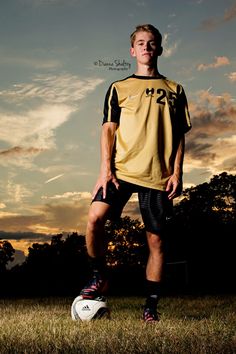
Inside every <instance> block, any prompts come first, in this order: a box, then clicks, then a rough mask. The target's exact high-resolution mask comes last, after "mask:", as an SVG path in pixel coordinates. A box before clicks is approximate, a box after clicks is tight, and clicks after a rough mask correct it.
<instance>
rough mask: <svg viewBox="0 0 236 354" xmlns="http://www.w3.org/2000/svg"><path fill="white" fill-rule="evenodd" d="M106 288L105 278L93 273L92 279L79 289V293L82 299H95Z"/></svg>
mask: <svg viewBox="0 0 236 354" xmlns="http://www.w3.org/2000/svg"><path fill="white" fill-rule="evenodd" d="M106 289H107V280H106V279H103V278H102V277H101V276H100V275H99V274H97V273H94V275H93V277H92V279H91V280H90V281H89V282H88V284H87V285H86V286H85V287H84V288H83V289H82V290H81V292H80V295H82V296H83V298H84V299H91V300H93V299H95V298H96V297H98V296H101V295H102V294H103V293H104V292H105V291H106Z"/></svg>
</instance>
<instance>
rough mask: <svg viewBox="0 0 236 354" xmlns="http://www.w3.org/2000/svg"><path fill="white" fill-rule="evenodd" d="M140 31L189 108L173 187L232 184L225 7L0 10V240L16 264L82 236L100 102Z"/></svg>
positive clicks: (128, 69) (233, 140)
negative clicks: (43, 246) (157, 38)
mask: <svg viewBox="0 0 236 354" xmlns="http://www.w3.org/2000/svg"><path fill="white" fill-rule="evenodd" d="M142 23H152V24H153V25H155V26H156V27H158V28H159V30H160V31H161V33H162V34H163V47H164V52H163V55H162V56H161V57H160V58H159V71H160V72H161V73H162V74H163V75H165V76H167V77H168V78H170V79H172V80H175V81H177V82H179V83H181V84H182V85H183V86H184V88H185V91H186V94H187V97H188V101H189V108H190V114H191V120H192V124H193V129H192V130H191V131H190V132H189V133H188V134H187V136H186V154H185V168H184V172H185V173H184V186H185V187H188V186H194V185H197V184H200V183H202V182H205V181H209V180H210V178H211V177H212V176H213V175H215V174H219V173H221V172H222V171H227V172H228V173H231V174H235V173H236V91H235V89H236V49H235V33H236V1H233V0H224V1H219V0H183V1H180V0H179V1H177V0H176V1H174V0H173V1H159V0H120V1H113V0H98V1H92V0H8V1H1V4H0V51H1V56H0V72H1V81H0V169H1V174H0V238H3V239H8V240H9V241H10V242H11V244H12V245H13V247H14V248H15V249H17V250H18V252H17V256H22V255H23V253H22V252H24V253H25V254H26V253H27V248H28V247H29V246H30V245H31V244H32V242H45V241H48V240H50V235H52V234H55V233H60V232H65V233H67V232H68V233H69V232H73V231H77V232H78V233H82V234H83V233H84V230H85V224H86V219H87V210H88V206H89V203H90V197H91V194H90V192H91V190H92V188H93V185H94V183H95V181H96V178H97V174H98V170H99V138H100V130H101V122H102V111H103V102H104V96H105V93H106V90H107V88H108V87H109V85H110V83H111V82H113V81H115V80H118V79H121V78H124V77H127V76H129V75H131V74H133V73H134V72H135V62H134V61H133V59H131V57H130V55H129V45H130V43H129V35H130V33H131V32H133V30H134V28H135V26H136V25H138V24H142ZM126 210H127V211H128V212H129V215H130V216H131V217H132V216H136V215H137V214H136V204H135V202H133V203H132V202H131V203H129V205H128V206H127V208H126Z"/></svg>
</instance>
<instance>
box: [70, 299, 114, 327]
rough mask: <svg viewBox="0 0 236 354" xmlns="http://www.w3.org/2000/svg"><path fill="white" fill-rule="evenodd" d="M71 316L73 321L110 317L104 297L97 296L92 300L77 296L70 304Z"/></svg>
mask: <svg viewBox="0 0 236 354" xmlns="http://www.w3.org/2000/svg"><path fill="white" fill-rule="evenodd" d="M71 317H72V320H74V321H78V320H80V321H91V320H94V319H98V318H102V317H107V318H109V317H110V311H109V309H108V307H107V302H106V299H105V297H103V296H101V297H97V298H95V299H94V300H90V299H83V296H81V295H79V296H77V297H76V298H75V299H74V301H73V303H72V306H71Z"/></svg>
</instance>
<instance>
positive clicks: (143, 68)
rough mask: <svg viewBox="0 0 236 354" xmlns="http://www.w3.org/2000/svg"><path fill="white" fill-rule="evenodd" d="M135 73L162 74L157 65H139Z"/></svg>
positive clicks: (140, 74)
mask: <svg viewBox="0 0 236 354" xmlns="http://www.w3.org/2000/svg"><path fill="white" fill-rule="evenodd" d="M135 75H138V76H152V77H155V76H160V74H159V72H158V69H157V67H150V66H148V65H138V67H137V71H136V73H135Z"/></svg>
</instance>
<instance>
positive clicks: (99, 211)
mask: <svg viewBox="0 0 236 354" xmlns="http://www.w3.org/2000/svg"><path fill="white" fill-rule="evenodd" d="M108 210H109V205H107V204H105V203H100V202H94V203H93V204H92V205H91V207H90V210H89V214H88V227H89V228H97V227H101V226H103V225H104V224H105V222H106V220H107V214H108Z"/></svg>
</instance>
